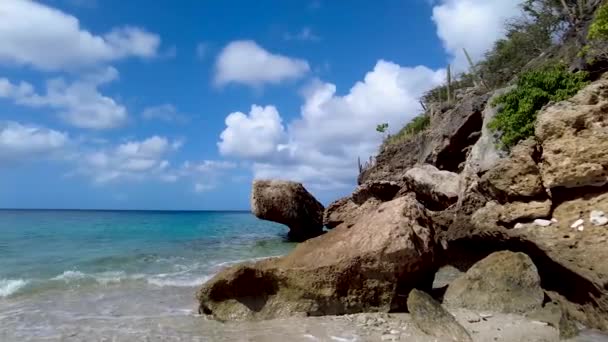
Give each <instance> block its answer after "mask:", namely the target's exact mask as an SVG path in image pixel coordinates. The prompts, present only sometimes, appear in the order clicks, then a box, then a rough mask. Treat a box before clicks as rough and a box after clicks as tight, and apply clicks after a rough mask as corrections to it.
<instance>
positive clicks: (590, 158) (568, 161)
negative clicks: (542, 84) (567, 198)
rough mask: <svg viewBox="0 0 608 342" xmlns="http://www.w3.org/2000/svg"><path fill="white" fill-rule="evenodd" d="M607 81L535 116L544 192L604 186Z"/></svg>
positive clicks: (607, 178) (607, 167) (607, 143)
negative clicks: (540, 152)
mask: <svg viewBox="0 0 608 342" xmlns="http://www.w3.org/2000/svg"><path fill="white" fill-rule="evenodd" d="M607 111H608V77H606V76H604V77H603V78H601V79H600V80H599V81H596V82H595V83H593V84H591V85H589V86H587V87H585V88H584V89H582V90H581V91H580V92H579V93H578V94H577V95H576V96H575V97H573V98H572V99H570V100H566V101H562V102H559V103H556V104H554V105H551V106H548V107H546V108H544V109H543V110H541V111H540V112H539V113H538V117H537V122H536V126H535V135H536V138H537V139H538V141H539V142H540V143H541V145H542V164H541V172H542V179H543V182H544V185H545V187H546V188H547V189H554V188H560V187H563V188H576V187H583V186H601V185H604V184H607V183H608V171H607V170H608V120H606V112H607Z"/></svg>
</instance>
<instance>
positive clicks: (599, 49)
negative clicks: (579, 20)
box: [581, 3, 608, 63]
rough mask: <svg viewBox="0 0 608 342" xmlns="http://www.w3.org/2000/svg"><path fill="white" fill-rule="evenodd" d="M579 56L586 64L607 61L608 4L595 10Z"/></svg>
mask: <svg viewBox="0 0 608 342" xmlns="http://www.w3.org/2000/svg"><path fill="white" fill-rule="evenodd" d="M581 55H582V56H583V57H585V58H586V59H587V62H588V63H593V62H596V61H597V60H606V59H608V3H606V4H604V5H602V6H600V8H599V9H598V10H597V12H596V14H595V17H594V18H593V22H592V23H591V26H589V32H588V33H587V45H586V46H585V47H584V48H583V50H581Z"/></svg>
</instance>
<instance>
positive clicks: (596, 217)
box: [589, 210, 608, 226]
mask: <svg viewBox="0 0 608 342" xmlns="http://www.w3.org/2000/svg"><path fill="white" fill-rule="evenodd" d="M589 221H591V223H592V224H593V225H594V226H603V225H605V224H606V223H608V217H606V214H605V213H604V212H603V211H600V210H593V211H591V213H590V214H589Z"/></svg>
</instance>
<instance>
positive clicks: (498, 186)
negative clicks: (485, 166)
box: [481, 139, 544, 202]
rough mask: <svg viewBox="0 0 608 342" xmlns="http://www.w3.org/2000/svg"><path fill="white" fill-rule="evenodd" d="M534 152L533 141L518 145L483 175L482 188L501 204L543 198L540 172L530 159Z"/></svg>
mask: <svg viewBox="0 0 608 342" xmlns="http://www.w3.org/2000/svg"><path fill="white" fill-rule="evenodd" d="M535 151H536V145H535V142H534V141H533V140H531V139H530V140H526V141H523V142H521V143H519V144H518V145H517V146H515V147H514V148H513V150H512V151H511V154H510V156H509V158H506V159H503V160H500V161H499V162H498V163H497V164H496V165H495V166H494V167H493V168H491V169H490V170H489V171H488V172H487V173H486V174H484V175H483V177H482V178H481V182H482V183H483V186H484V188H485V189H487V191H488V192H489V193H490V194H491V195H492V197H494V198H496V199H498V200H500V201H501V202H504V201H508V200H517V199H525V198H530V197H538V196H543V195H544V188H543V184H542V180H541V177H540V170H539V169H538V167H537V166H536V163H535V161H534V159H533V158H532V156H533V155H534V153H535Z"/></svg>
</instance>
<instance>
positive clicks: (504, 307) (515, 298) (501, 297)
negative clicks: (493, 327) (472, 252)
mask: <svg viewBox="0 0 608 342" xmlns="http://www.w3.org/2000/svg"><path fill="white" fill-rule="evenodd" d="M543 298H544V293H543V290H542V288H541V287H540V276H539V275H538V271H537V269H536V266H535V265H534V263H533V262H532V260H531V259H530V257H528V256H527V255H525V254H523V253H513V252H510V251H502V252H496V253H493V254H490V255H489V256H488V257H486V258H485V259H483V260H481V261H479V262H478V263H476V264H475V265H473V267H471V268H470V269H469V270H468V271H467V272H466V273H465V274H464V275H462V276H461V277H459V278H458V279H456V280H455V281H453V282H452V283H451V284H450V286H449V287H448V289H447V291H446V293H445V296H444V303H445V304H446V305H448V306H450V307H463V308H467V309H472V310H481V311H493V312H504V313H525V312H529V311H531V310H535V309H538V308H540V307H541V305H542V302H543Z"/></svg>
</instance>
